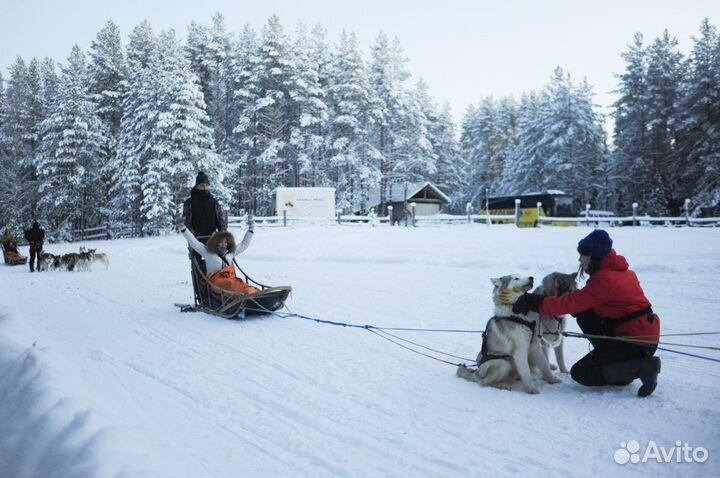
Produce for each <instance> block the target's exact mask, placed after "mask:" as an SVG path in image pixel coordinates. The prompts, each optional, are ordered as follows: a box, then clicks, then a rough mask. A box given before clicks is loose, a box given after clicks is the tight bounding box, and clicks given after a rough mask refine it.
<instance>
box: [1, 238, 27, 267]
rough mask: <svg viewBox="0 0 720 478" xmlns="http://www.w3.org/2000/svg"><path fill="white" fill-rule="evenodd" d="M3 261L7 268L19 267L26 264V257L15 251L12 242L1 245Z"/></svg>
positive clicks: (15, 247) (15, 248)
mask: <svg viewBox="0 0 720 478" xmlns="http://www.w3.org/2000/svg"><path fill="white" fill-rule="evenodd" d="M2 250H3V260H4V261H5V264H6V265H8V266H19V265H21V264H27V260H28V258H27V256H23V255H22V254H20V253H19V252H18V250H17V246H16V245H15V243H14V242H4V243H3V245H2Z"/></svg>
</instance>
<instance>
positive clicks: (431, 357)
mask: <svg viewBox="0 0 720 478" xmlns="http://www.w3.org/2000/svg"><path fill="white" fill-rule="evenodd" d="M366 330H367V331H368V332H371V333H373V334H375V335H377V336H378V337H380V338H382V339H385V340H387V341H388V342H392V343H393V344H395V345H397V346H398V347H402V348H404V349H405V350H409V351H410V352H413V353H416V354H418V355H422V356H423V357H427V358H430V359H433V360H437V361H438V362H442V363H446V364H448V365H453V366H455V367H467V365H466V364H463V363H455V362H450V361H448V360H443V359H441V358H438V357H434V356H432V355H430V354H426V353H424V352H420V351H419V350H415V349H412V348H410V347H408V346H406V345H403V344H401V343H400V342H397V341H395V340H393V339H391V338H390V337H386V336H384V335H382V334H381V333H379V332H380V331H381V330H382V329H375V328H371V329H366ZM388 335H389V334H388ZM391 337H393V336H392V335H391ZM401 340H402V339H401ZM440 353H442V354H445V355H450V354H447V353H445V352H440ZM450 356H451V357H454V355H450Z"/></svg>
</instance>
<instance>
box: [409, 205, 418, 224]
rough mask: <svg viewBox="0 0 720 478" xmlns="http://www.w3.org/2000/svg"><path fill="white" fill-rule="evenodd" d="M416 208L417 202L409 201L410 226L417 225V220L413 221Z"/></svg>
mask: <svg viewBox="0 0 720 478" xmlns="http://www.w3.org/2000/svg"><path fill="white" fill-rule="evenodd" d="M416 209H417V204H416V203H414V202H411V203H410V211H411V214H412V227H416V226H417V221H415V210H416Z"/></svg>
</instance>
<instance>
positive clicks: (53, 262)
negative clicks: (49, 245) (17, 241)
mask: <svg viewBox="0 0 720 478" xmlns="http://www.w3.org/2000/svg"><path fill="white" fill-rule="evenodd" d="M59 267H60V256H56V255H55V254H50V253H49V252H43V253H42V254H41V255H40V266H39V268H38V269H39V270H40V271H43V272H47V271H54V270H56V269H57V268H59Z"/></svg>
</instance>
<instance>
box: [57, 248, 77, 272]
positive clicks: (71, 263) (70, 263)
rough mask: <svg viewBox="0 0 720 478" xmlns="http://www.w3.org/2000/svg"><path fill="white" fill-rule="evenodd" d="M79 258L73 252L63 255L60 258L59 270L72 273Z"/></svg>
mask: <svg viewBox="0 0 720 478" xmlns="http://www.w3.org/2000/svg"><path fill="white" fill-rule="evenodd" d="M79 258H80V255H79V254H76V253H74V252H71V253H69V254H63V255H62V257H61V258H60V268H61V269H64V270H66V271H70V272H72V271H73V270H75V266H76V265H77V262H78V259H79Z"/></svg>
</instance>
